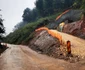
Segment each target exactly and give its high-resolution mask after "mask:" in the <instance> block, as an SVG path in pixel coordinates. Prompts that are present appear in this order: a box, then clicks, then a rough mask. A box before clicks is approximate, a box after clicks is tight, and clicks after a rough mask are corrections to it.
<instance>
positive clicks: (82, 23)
mask: <svg viewBox="0 0 85 70" xmlns="http://www.w3.org/2000/svg"><path fill="white" fill-rule="evenodd" d="M63 32H65V33H68V34H72V35H74V36H77V37H80V38H83V39H85V19H82V20H79V21H76V22H73V23H70V24H65V25H64V27H63Z"/></svg>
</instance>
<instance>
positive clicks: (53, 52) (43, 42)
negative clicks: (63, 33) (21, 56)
mask: <svg viewBox="0 0 85 70" xmlns="http://www.w3.org/2000/svg"><path fill="white" fill-rule="evenodd" d="M29 47H30V48H31V49H33V50H35V51H37V52H38V53H41V54H47V55H49V56H51V57H54V58H59V59H64V60H66V61H70V62H77V61H79V60H80V59H79V57H78V56H75V55H70V56H69V55H67V51H66V46H62V45H61V44H60V41H59V40H58V39H57V38H54V37H52V36H51V35H50V34H49V33H48V32H47V31H46V30H42V31H38V32H36V33H35V36H34V38H33V39H32V40H31V41H30V43H29Z"/></svg>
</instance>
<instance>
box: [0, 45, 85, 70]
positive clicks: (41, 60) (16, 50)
mask: <svg viewBox="0 0 85 70" xmlns="http://www.w3.org/2000/svg"><path fill="white" fill-rule="evenodd" d="M8 47H9V48H8V49H7V50H6V51H5V52H3V53H2V54H1V55H0V70H85V61H84V60H83V61H81V62H77V63H70V62H66V61H64V60H60V59H54V58H52V57H49V56H46V55H42V54H39V53H37V52H35V51H33V50H31V49H30V48H28V47H27V46H21V45H10V44H8Z"/></svg>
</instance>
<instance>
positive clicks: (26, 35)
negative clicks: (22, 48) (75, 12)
mask: <svg viewBox="0 0 85 70" xmlns="http://www.w3.org/2000/svg"><path fill="white" fill-rule="evenodd" d="M59 14H60V13H58V14H55V15H53V16H49V17H45V18H40V19H39V20H38V21H36V22H32V23H29V24H27V25H25V26H24V27H22V28H20V29H18V30H16V31H14V32H12V33H10V34H9V35H7V36H6V38H5V39H4V41H5V42H7V43H11V44H28V41H29V40H30V39H31V38H33V32H34V30H35V29H36V28H39V27H42V26H46V25H47V24H49V23H51V22H53V21H54V20H55V18H56V17H57V16H58V15H59Z"/></svg>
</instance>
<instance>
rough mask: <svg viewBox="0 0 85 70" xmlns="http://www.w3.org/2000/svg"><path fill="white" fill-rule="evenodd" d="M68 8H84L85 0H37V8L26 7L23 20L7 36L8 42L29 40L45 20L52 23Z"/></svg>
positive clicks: (16, 42) (19, 42) (18, 42)
mask: <svg viewBox="0 0 85 70" xmlns="http://www.w3.org/2000/svg"><path fill="white" fill-rule="evenodd" d="M68 9H78V10H84V9H85V0H36V2H35V8H33V9H32V10H31V9H30V8H26V9H24V11H23V14H22V21H20V22H19V23H18V24H17V25H16V26H15V28H14V32H13V33H10V34H9V35H8V36H7V37H6V42H9V43H15V44H21V43H26V42H28V40H29V39H31V38H32V36H33V33H32V32H33V31H34V30H35V29H36V28H37V27H38V26H40V25H41V24H42V23H43V22H44V21H47V23H50V21H53V20H55V18H56V17H57V16H58V15H59V14H60V13H61V12H64V11H65V10H68ZM47 23H46V24H47ZM24 25H25V26H24ZM9 38H10V39H11V40H9Z"/></svg>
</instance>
